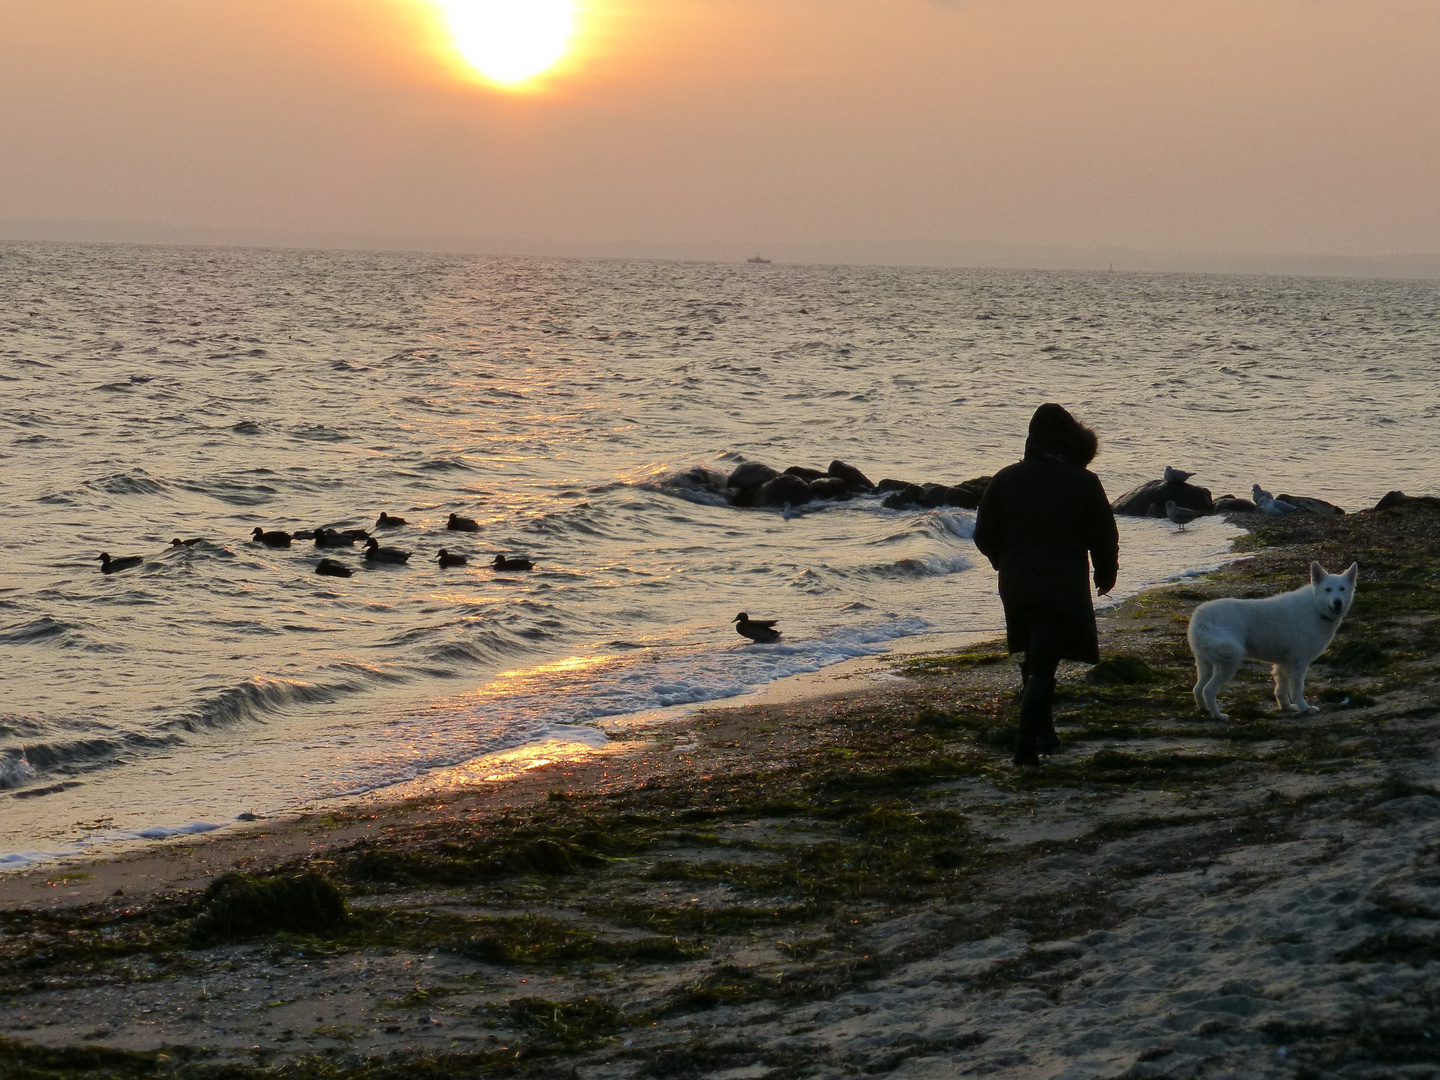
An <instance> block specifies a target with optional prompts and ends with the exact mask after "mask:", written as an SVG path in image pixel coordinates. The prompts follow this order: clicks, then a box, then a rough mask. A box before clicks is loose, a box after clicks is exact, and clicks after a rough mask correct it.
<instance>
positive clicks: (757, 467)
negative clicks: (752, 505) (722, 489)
mask: <svg viewBox="0 0 1440 1080" xmlns="http://www.w3.org/2000/svg"><path fill="white" fill-rule="evenodd" d="M779 475H780V474H779V473H778V472H776V471H775V470H774V469H772V468H771V467H770V466H769V465H763V464H761V463H760V462H758V461H747V462H745V464H744V465H741V466H740V467H738V468H737V469H736V470H735V471H734V472H732V473H731V474H730V477H729V479H727V480H726V481H725V486H726V487H728V488H733V489H734V490H736V491H745V492H750V491H756V490H758V489H759V488H760V486H761V485H762V484H764V483H766V482H767V481H769V480H774V479H775V477H777V476H779Z"/></svg>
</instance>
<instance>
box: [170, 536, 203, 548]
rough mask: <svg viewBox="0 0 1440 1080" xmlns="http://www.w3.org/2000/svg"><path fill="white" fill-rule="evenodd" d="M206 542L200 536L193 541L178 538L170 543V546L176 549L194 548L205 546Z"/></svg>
mask: <svg viewBox="0 0 1440 1080" xmlns="http://www.w3.org/2000/svg"><path fill="white" fill-rule="evenodd" d="M204 542H205V541H204V540H203V539H202V538H200V537H198V536H197V537H195V538H194V539H193V540H181V539H180V537H178V536H177V537H175V539H174V540H171V541H170V546H171V547H174V548H192V547H194V546H195V545H196V544H203V543H204Z"/></svg>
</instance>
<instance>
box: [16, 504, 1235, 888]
mask: <svg viewBox="0 0 1440 1080" xmlns="http://www.w3.org/2000/svg"><path fill="white" fill-rule="evenodd" d="M1217 520H1218V519H1217ZM1227 527H1228V526H1227ZM1233 539H1234V537H1233V535H1227V536H1226V537H1225V541H1226V543H1227V544H1228V543H1229V542H1230V541H1232V540H1233ZM1212 543H1213V540H1212ZM1189 554H1190V555H1191V556H1194V555H1196V554H1197V553H1196V552H1190V553H1189ZM1238 557H1242V556H1236V555H1234V554H1222V553H1221V552H1220V551H1219V550H1215V551H1212V552H1208V553H1206V554H1204V555H1203V556H1202V557H1201V558H1200V560H1199V561H1198V562H1194V563H1193V565H1191V566H1189V567H1187V568H1186V569H1183V570H1181V571H1178V572H1175V573H1172V574H1167V575H1166V576H1165V577H1164V578H1162V579H1161V580H1160V581H1158V582H1152V581H1149V580H1147V579H1145V578H1143V577H1142V578H1141V579H1139V580H1138V581H1136V582H1132V583H1131V584H1130V585H1129V587H1130V588H1133V589H1135V590H1137V592H1139V591H1144V590H1146V589H1149V588H1153V587H1156V586H1157V585H1159V584H1164V583H1165V582H1167V581H1177V580H1183V579H1185V578H1186V577H1188V576H1191V575H1193V574H1196V573H1205V572H1208V571H1209V570H1211V569H1214V568H1215V567H1217V566H1221V565H1224V564H1225V563H1226V562H1227V561H1231V560H1233V559H1235V558H1238ZM1150 569H1151V570H1152V571H1153V569H1154V568H1153V567H1151V568H1150ZM1122 584H1123V582H1122ZM1132 595H1133V594H1132ZM1122 602H1123V601H1122ZM1113 606H1114V605H1113V603H1112V604H1109V605H1107V606H1106V607H1104V608H1102V609H1101V611H1100V612H1099V614H1100V616H1101V617H1102V618H1103V617H1104V612H1105V611H1106V610H1108V609H1109V608H1110V607H1113ZM997 613H998V611H997ZM996 634H1003V625H1002V626H1000V627H997V628H996V629H994V630H992V631H945V630H925V631H922V632H920V633H917V634H912V635H909V636H903V637H897V638H892V639H890V640H889V641H888V642H887V643H886V646H887V647H886V651H885V652H883V653H876V654H872V655H866V656H860V657H853V658H851V659H847V660H842V661H839V662H838V663H834V664H829V665H827V666H825V667H822V668H819V669H817V670H814V671H809V672H800V673H798V674H794V675H788V676H783V677H781V678H779V679H776V680H774V681H773V682H770V683H767V684H764V685H762V686H760V687H758V688H757V689H753V690H751V691H749V692H747V693H744V694H740V695H737V696H734V697H725V698H713V699H707V700H703V701H697V702H693V703H690V704H687V705H680V706H669V707H657V708H651V709H647V710H645V711H642V712H639V713H632V714H624V715H617V716H610V717H604V718H602V719H600V720H599V721H596V722H594V723H593V724H585V725H581V728H580V729H577V738H576V739H575V740H574V741H573V742H571V743H566V742H563V741H561V742H556V741H553V740H550V739H545V738H542V739H540V740H538V741H536V742H532V743H521V744H519V745H518V746H514V747H508V748H506V749H503V750H497V751H491V752H489V753H485V754H481V755H477V756H476V757H473V758H470V759H468V760H465V761H461V762H458V763H456V764H454V765H447V766H439V767H433V768H431V769H429V770H428V771H426V772H425V773H423V774H422V775H420V776H419V777H416V778H413V779H410V780H401V781H396V782H390V783H384V784H382V785H380V786H377V787H373V788H370V789H368V790H362V791H358V792H355V793H352V794H345V795H335V796H321V797H316V798H312V799H308V800H306V801H305V802H303V803H298V804H296V805H294V806H292V807H290V808H287V809H272V810H269V811H267V810H266V808H265V807H263V806H249V807H244V804H243V803H242V804H241V806H242V807H244V808H245V809H246V810H247V811H251V812H253V811H261V812H262V814H263V821H264V823H265V824H267V825H269V826H270V827H271V828H274V827H277V826H278V823H281V822H290V821H294V820H298V819H302V818H304V817H306V816H307V815H314V814H318V813H331V812H346V811H347V810H349V809H353V808H357V807H360V806H366V807H373V806H376V805H380V806H384V805H387V804H389V803H392V802H400V803H403V802H406V801H409V800H412V799H415V798H423V797H437V796H439V795H440V794H441V793H442V792H443V791H444V790H445V789H446V787H447V785H450V786H454V787H457V788H461V789H464V788H469V787H473V786H474V785H475V784H476V783H479V782H482V781H483V782H495V781H496V779H497V777H495V776H492V775H490V774H492V773H495V772H496V771H497V770H498V771H500V772H502V773H506V774H510V775H513V774H515V773H517V772H518V771H520V770H522V769H523V768H525V767H527V766H526V764H525V763H526V762H527V760H533V759H535V758H537V757H545V756H550V757H555V756H556V755H558V756H559V758H560V759H562V760H577V759H579V758H582V757H585V756H588V755H589V753H590V752H591V749H603V748H588V749H587V747H586V745H585V742H586V740H585V738H584V734H583V733H584V732H585V731H590V732H592V733H595V734H598V735H599V737H600V738H604V737H606V736H605V733H606V732H608V731H611V730H620V731H622V732H624V733H626V737H627V738H629V737H631V735H630V733H631V732H632V731H633V730H634V729H636V728H640V727H644V726H649V725H651V724H654V723H660V724H662V725H663V724H667V723H673V722H677V721H679V720H681V719H683V718H684V717H686V716H690V715H693V714H694V713H696V712H701V711H706V710H710V709H716V708H721V709H723V708H744V707H748V706H750V705H752V704H766V705H777V704H780V703H783V702H790V703H795V702H800V701H803V700H805V699H807V698H812V697H823V696H829V695H831V694H835V693H845V692H849V691H852V690H854V689H856V688H857V686H859V685H861V684H862V683H869V682H879V683H883V682H884V681H885V680H886V678H887V677H889V675H890V674H892V673H893V665H890V664H887V663H886V662H885V660H884V658H885V657H892V658H893V657H899V656H904V655H908V654H911V653H914V652H917V651H922V652H923V651H943V650H944V649H947V648H961V647H963V646H964V643H965V642H969V641H979V640H983V639H984V638H986V637H991V636H994V635H996ZM860 672H867V673H868V674H867V675H866V676H863V677H862V676H860V675H859V673H860ZM439 700H440V701H442V702H448V701H450V699H449V698H442V699H439ZM418 711H419V712H423V711H424V710H423V708H421V709H419V710H418ZM416 713H417V709H416V708H414V707H412V708H410V709H408V710H405V711H402V713H401V714H400V715H402V716H404V717H406V718H409V717H411V716H413V715H415V714H416ZM226 738H227V739H228V740H230V741H233V740H234V738H235V736H234V734H233V733H231V734H229V735H227V736H226ZM136 767H139V768H142V770H143V769H146V766H144V765H143V764H142V765H140V766H136ZM186 769H188V770H189V772H190V773H194V772H195V766H194V762H189V763H186V764H184V765H182V768H181V772H180V775H185V770H186ZM170 771H171V766H170V764H169V763H168V762H166V761H158V762H154V763H151V764H150V766H149V767H148V771H142V772H141V774H140V775H139V776H138V777H136V778H135V779H136V780H137V781H138V782H139V783H141V784H142V785H143V784H145V783H147V782H148V783H151V784H153V783H155V782H156V781H157V776H163V775H166V774H168V773H169V772H170ZM125 779H126V777H125V776H122V775H121V774H119V773H118V772H117V773H114V774H110V773H104V774H101V775H99V776H95V777H90V778H87V781H86V783H85V784H83V785H76V784H75V783H74V782H73V781H70V782H66V781H61V782H60V783H58V784H55V785H51V787H50V788H46V789H43V790H44V791H52V790H53V791H55V792H56V794H59V792H58V790H56V789H65V788H71V787H74V788H76V792H74V793H72V794H70V795H65V796H62V798H64V799H69V800H71V802H70V803H69V804H67V805H59V806H54V807H52V806H51V804H50V798H49V797H47V798H46V799H45V805H44V807H43V808H42V807H36V809H37V810H43V815H44V816H42V817H40V818H36V819H35V820H34V821H33V822H31V824H32V825H33V826H34V827H35V828H32V829H31V835H32V836H33V837H35V839H34V840H33V842H27V841H18V840H12V843H11V845H10V847H11V850H10V851H8V852H7V853H6V856H5V859H6V860H7V861H9V862H10V865H6V866H0V883H3V882H4V881H5V880H6V879H7V878H9V877H12V876H15V875H21V876H33V875H36V874H39V875H43V876H46V877H55V878H63V877H66V876H67V875H68V876H69V877H75V876H76V875H77V874H78V873H82V872H85V871H84V868H85V867H87V866H89V865H91V864H93V863H95V862H97V861H103V860H106V859H111V858H122V859H124V858H134V857H143V856H144V855H145V854H146V852H147V851H149V850H151V849H158V848H160V847H166V846H172V845H183V844H186V843H193V842H197V841H198V839H199V838H201V837H203V838H205V840H206V841H207V842H208V841H213V840H215V839H218V838H221V837H225V836H230V835H234V834H235V833H237V832H247V831H248V832H253V831H254V829H253V828H248V829H247V828H245V826H244V820H245V819H243V818H241V819H235V818H232V817H229V816H228V814H219V815H216V814H214V813H210V812H207V810H206V808H205V807H204V806H197V805H194V803H195V800H194V799H193V798H192V799H190V800H189V802H190V804H191V805H189V806H185V805H183V804H181V803H177V804H176V805H175V806H173V807H171V808H170V809H171V811H172V812H169V813H166V812H164V811H161V812H159V813H155V812H153V811H151V812H149V813H146V812H143V811H142V813H140V814H137V813H135V812H134V810H133V808H131V810H130V812H129V813H128V814H126V815H124V817H123V818H122V820H125V819H128V820H126V823H125V824H124V825H123V826H121V825H120V824H119V823H117V822H115V821H114V820H113V819H112V818H111V817H109V815H111V814H116V815H117V816H119V811H117V810H116V809H114V807H115V806H117V805H119V804H118V803H116V802H114V801H111V799H109V798H107V796H118V797H120V798H121V799H123V795H124V792H123V790H121V789H120V788H117V785H120V784H122V782H123V781H124V780H125ZM187 780H188V784H189V787H190V788H191V789H192V790H193V789H195V778H194V777H193V776H190V777H187ZM40 793H41V792H36V793H35V794H40ZM12 797H13V798H29V797H30V796H28V795H26V794H25V793H24V792H22V793H20V794H19V795H15V796H12ZM202 798H203V796H202ZM175 811H178V812H175ZM231 812H233V810H232V811H231ZM136 819H138V820H136ZM72 823H73V826H72ZM98 826H103V827H98ZM35 829H38V830H39V831H38V832H37V831H35ZM107 832H109V833H111V834H112V835H108V836H107V835H106V833H107ZM3 895H4V892H3V889H0V896H3Z"/></svg>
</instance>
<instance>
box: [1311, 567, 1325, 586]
mask: <svg viewBox="0 0 1440 1080" xmlns="http://www.w3.org/2000/svg"><path fill="white" fill-rule="evenodd" d="M1324 580H1325V567H1323V566H1321V565H1320V564H1319V563H1318V562H1312V563H1311V564H1310V584H1311V585H1319V584H1320V582H1322V581H1324Z"/></svg>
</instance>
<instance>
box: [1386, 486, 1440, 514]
mask: <svg viewBox="0 0 1440 1080" xmlns="http://www.w3.org/2000/svg"><path fill="white" fill-rule="evenodd" d="M1399 506H1428V507H1430V508H1431V509H1433V510H1440V499H1437V498H1436V497H1435V496H1434V495H1406V494H1405V492H1403V491H1387V492H1386V493H1385V496H1384V498H1382V499H1381V500H1380V501H1379V502H1378V503H1376V504H1375V509H1376V510H1393V509H1395V508H1396V507H1399Z"/></svg>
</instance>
